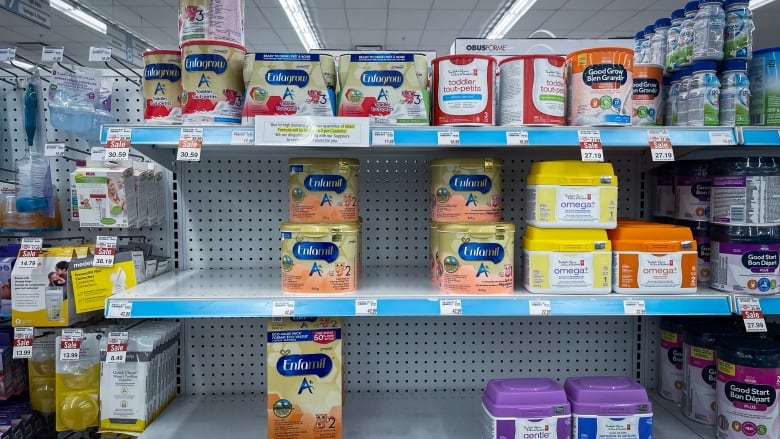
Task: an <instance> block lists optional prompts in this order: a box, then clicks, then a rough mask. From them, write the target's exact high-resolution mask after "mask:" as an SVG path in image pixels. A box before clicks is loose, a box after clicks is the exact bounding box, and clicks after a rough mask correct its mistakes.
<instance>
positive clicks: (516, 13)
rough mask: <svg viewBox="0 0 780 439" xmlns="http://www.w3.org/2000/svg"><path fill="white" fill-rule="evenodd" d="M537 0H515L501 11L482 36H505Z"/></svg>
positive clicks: (495, 38)
mask: <svg viewBox="0 0 780 439" xmlns="http://www.w3.org/2000/svg"><path fill="white" fill-rule="evenodd" d="M536 1H537V0H515V1H514V2H513V3H512V4H511V5H510V6H509V7H507V8H506V9H505V10H504V12H502V13H501V15H500V17H499V18H498V20H496V21H494V22H493V23H491V25H490V26H489V27H488V28H487V29H486V30H485V32H482V38H487V39H490V40H497V39H499V38H503V37H504V35H506V34H507V33H508V32H509V31H510V30H511V29H512V27H513V26H514V25H515V24H516V23H517V20H519V19H520V17H522V16H523V15H525V14H526V12H528V10H529V9H531V7H532V6H533V5H534V4H536Z"/></svg>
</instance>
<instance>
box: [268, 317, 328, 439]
mask: <svg viewBox="0 0 780 439" xmlns="http://www.w3.org/2000/svg"><path fill="white" fill-rule="evenodd" d="M341 328H342V325H341V320H340V319H337V318H329V317H319V318H317V317H311V318H281V317H280V318H273V319H269V321H268V335H267V337H268V338H267V340H266V342H267V343H266V347H267V357H266V358H267V364H268V375H267V376H268V378H267V379H268V391H267V395H268V396H267V406H266V410H267V417H268V422H267V429H268V433H267V434H268V439H340V438H341V433H342V415H341V411H342V408H341V406H342V401H343V385H342V380H343V379H342V371H343V369H342V354H341Z"/></svg>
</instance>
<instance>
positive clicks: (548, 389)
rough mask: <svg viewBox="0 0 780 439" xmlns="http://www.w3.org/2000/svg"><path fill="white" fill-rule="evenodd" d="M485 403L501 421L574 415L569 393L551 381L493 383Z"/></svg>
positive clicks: (497, 381)
mask: <svg viewBox="0 0 780 439" xmlns="http://www.w3.org/2000/svg"><path fill="white" fill-rule="evenodd" d="M482 403H483V404H484V405H485V408H486V409H487V411H488V412H490V414H492V415H493V416H496V417H501V418H541V417H549V416H557V415H568V414H570V413H571V409H570V407H569V401H568V400H567V399H566V392H565V391H564V390H563V387H561V385H560V384H558V382H557V381H555V380H553V379H550V378H502V379H495V380H490V381H488V383H487V386H486V387H485V393H484V394H483V395H482ZM561 408H563V410H561Z"/></svg>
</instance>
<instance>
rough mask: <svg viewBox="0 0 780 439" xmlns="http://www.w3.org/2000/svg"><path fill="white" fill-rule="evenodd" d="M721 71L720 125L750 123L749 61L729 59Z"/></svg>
mask: <svg viewBox="0 0 780 439" xmlns="http://www.w3.org/2000/svg"><path fill="white" fill-rule="evenodd" d="M720 71H721V73H720V125H721V126H725V127H733V126H745V125H748V124H750V81H748V76H747V61H745V60H744V59H728V60H726V61H724V62H723V64H722V65H721V69H720Z"/></svg>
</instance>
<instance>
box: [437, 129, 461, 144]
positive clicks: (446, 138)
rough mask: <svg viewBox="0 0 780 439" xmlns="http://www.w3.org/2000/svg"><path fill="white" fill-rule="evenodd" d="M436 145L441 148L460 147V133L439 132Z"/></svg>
mask: <svg viewBox="0 0 780 439" xmlns="http://www.w3.org/2000/svg"><path fill="white" fill-rule="evenodd" d="M438 143H439V145H442V146H455V145H460V131H439V137H438Z"/></svg>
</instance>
